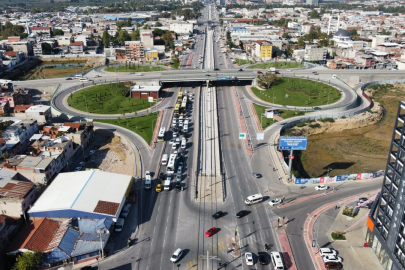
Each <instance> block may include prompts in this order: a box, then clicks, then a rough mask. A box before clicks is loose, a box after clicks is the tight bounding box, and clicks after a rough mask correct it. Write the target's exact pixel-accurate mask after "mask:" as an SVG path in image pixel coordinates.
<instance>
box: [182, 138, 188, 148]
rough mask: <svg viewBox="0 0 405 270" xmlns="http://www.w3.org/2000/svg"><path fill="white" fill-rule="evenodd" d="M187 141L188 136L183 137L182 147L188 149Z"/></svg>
mask: <svg viewBox="0 0 405 270" xmlns="http://www.w3.org/2000/svg"><path fill="white" fill-rule="evenodd" d="M186 145H187V141H186V138H182V139H181V149H186Z"/></svg>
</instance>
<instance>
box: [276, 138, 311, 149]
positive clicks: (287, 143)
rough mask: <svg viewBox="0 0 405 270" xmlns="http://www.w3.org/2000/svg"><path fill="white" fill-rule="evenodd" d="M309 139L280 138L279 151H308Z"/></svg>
mask: <svg viewBox="0 0 405 270" xmlns="http://www.w3.org/2000/svg"><path fill="white" fill-rule="evenodd" d="M307 142H308V137H280V145H279V146H278V149H279V150H307Z"/></svg>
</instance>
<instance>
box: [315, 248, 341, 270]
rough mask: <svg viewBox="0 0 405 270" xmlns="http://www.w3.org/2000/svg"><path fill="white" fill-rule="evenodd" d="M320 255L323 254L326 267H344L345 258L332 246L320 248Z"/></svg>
mask: <svg viewBox="0 0 405 270" xmlns="http://www.w3.org/2000/svg"><path fill="white" fill-rule="evenodd" d="M319 255H321V256H322V259H323V262H324V263H325V268H326V269H342V268H343V264H342V262H343V259H342V257H339V256H338V252H337V250H335V249H332V248H320V249H319Z"/></svg>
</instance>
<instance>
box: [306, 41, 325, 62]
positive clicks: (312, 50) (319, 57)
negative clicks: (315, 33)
mask: <svg viewBox="0 0 405 270" xmlns="http://www.w3.org/2000/svg"><path fill="white" fill-rule="evenodd" d="M327 52H328V50H327V49H326V48H323V47H320V46H317V45H307V46H305V54H304V60H305V61H309V62H318V61H324V60H326V55H327Z"/></svg>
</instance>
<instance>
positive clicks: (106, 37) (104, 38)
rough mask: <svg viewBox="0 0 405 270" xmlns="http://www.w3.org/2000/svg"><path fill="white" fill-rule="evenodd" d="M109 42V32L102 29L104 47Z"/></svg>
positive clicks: (107, 45)
mask: <svg viewBox="0 0 405 270" xmlns="http://www.w3.org/2000/svg"><path fill="white" fill-rule="evenodd" d="M110 42H111V36H110V34H108V32H107V31H106V30H104V32H103V43H104V47H106V48H107V47H109V46H110Z"/></svg>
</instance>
